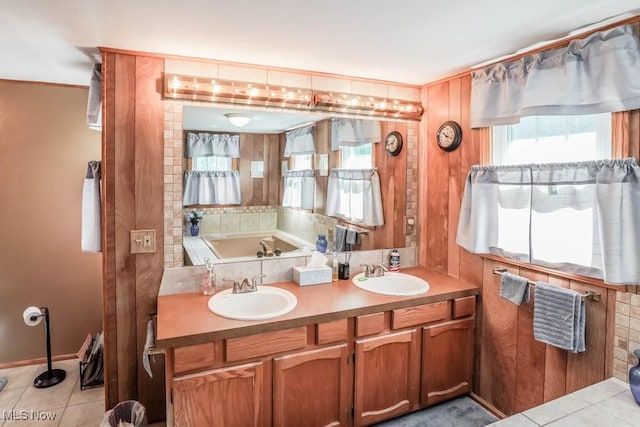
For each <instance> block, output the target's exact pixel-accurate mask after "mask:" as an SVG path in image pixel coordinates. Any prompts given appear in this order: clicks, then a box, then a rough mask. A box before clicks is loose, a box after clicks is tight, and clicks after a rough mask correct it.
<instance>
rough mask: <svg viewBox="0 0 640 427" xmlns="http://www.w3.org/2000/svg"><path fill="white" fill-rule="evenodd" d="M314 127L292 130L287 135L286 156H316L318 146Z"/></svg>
mask: <svg viewBox="0 0 640 427" xmlns="http://www.w3.org/2000/svg"><path fill="white" fill-rule="evenodd" d="M313 128H314V126H313V125H311V126H305V127H302V128H298V129H293V130H290V131H288V132H287V133H286V139H287V141H286V143H285V146H284V156H285V157H290V156H294V155H299V154H314V153H315V152H316V145H315V142H314V138H313Z"/></svg>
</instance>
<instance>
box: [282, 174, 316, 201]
mask: <svg viewBox="0 0 640 427" xmlns="http://www.w3.org/2000/svg"><path fill="white" fill-rule="evenodd" d="M315 188H316V178H315V174H314V172H313V170H296V171H287V172H285V175H284V196H283V198H282V206H284V207H289V208H301V209H313V201H314V195H315Z"/></svg>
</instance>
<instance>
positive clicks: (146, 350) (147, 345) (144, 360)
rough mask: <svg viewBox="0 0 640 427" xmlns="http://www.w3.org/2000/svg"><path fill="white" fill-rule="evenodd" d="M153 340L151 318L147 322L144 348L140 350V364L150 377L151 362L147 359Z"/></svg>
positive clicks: (151, 374) (151, 375)
mask: <svg viewBox="0 0 640 427" xmlns="http://www.w3.org/2000/svg"><path fill="white" fill-rule="evenodd" d="M154 342H155V338H154V336H153V320H149V322H147V340H146V341H145V343H144V349H143V350H142V366H143V367H144V370H145V371H147V374H149V376H150V377H151V378H153V373H152V372H151V362H150V361H149V348H151V347H153V343H154Z"/></svg>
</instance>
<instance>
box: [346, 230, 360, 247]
mask: <svg viewBox="0 0 640 427" xmlns="http://www.w3.org/2000/svg"><path fill="white" fill-rule="evenodd" d="M345 242H347V244H349V245H359V244H360V234H358V232H357V231H356V230H354V229H353V228H347V235H346V237H345Z"/></svg>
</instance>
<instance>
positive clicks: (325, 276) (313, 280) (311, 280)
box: [293, 267, 332, 286]
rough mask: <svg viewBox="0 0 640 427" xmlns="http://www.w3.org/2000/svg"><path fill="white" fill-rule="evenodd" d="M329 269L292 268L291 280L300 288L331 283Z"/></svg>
mask: <svg viewBox="0 0 640 427" xmlns="http://www.w3.org/2000/svg"><path fill="white" fill-rule="evenodd" d="M331 277H332V270H331V267H316V268H304V267H293V280H294V282H296V283H297V284H298V285H300V286H306V285H318V284H320V283H331Z"/></svg>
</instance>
